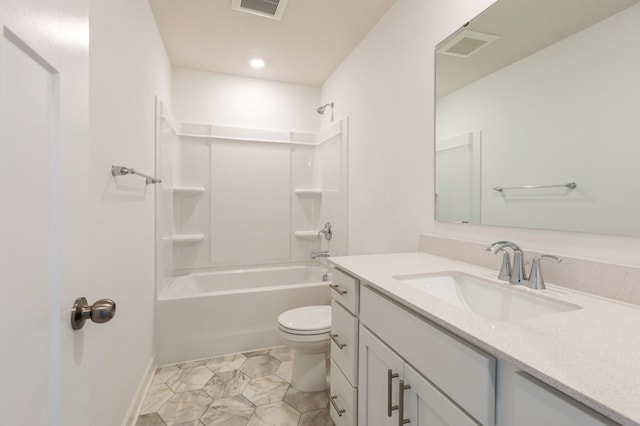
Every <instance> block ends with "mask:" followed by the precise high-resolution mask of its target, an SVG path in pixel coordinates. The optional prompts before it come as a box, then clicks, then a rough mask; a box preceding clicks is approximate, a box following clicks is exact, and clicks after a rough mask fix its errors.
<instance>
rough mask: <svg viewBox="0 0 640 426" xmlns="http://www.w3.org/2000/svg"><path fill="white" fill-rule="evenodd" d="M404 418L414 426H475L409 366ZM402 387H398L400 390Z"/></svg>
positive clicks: (405, 368) (406, 375) (405, 369)
mask: <svg viewBox="0 0 640 426" xmlns="http://www.w3.org/2000/svg"><path fill="white" fill-rule="evenodd" d="M403 381H404V385H405V389H404V398H403V399H404V410H403V411H404V413H403V417H404V419H406V420H410V422H409V424H411V425H414V426H427V425H428V426H475V425H476V422H474V421H473V420H471V418H470V417H468V416H467V415H466V414H465V413H464V412H463V411H462V410H460V408H458V407H457V406H456V405H455V404H454V403H453V402H451V401H450V400H449V399H448V398H447V397H445V396H444V395H443V394H441V393H440V391H438V390H437V389H436V388H435V387H433V385H432V384H431V383H429V381H428V380H426V379H425V378H424V377H422V376H421V375H420V374H418V372H417V371H415V370H414V369H413V368H411V367H410V366H409V364H405V365H404V379H403ZM399 387H400V386H398V388H399Z"/></svg>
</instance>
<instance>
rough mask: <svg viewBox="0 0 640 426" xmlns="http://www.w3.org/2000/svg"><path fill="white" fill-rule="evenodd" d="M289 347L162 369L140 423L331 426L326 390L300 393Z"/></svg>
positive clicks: (165, 425)
mask: <svg viewBox="0 0 640 426" xmlns="http://www.w3.org/2000/svg"><path fill="white" fill-rule="evenodd" d="M293 355H294V350H293V349H292V348H290V347H288V346H279V347H276V348H271V349H265V350H260V351H254V352H245V353H239V354H232V355H224V356H219V357H215V358H210V359H203V360H198V361H192V362H186V363H182V364H175V365H167V366H163V367H159V368H158V369H157V370H156V372H155V375H154V377H153V380H152V382H151V386H150V387H149V390H148V391H147V395H146V397H145V400H144V403H143V406H142V409H141V412H140V416H139V417H138V421H137V422H136V426H173V425H179V426H218V425H224V426H236V425H237V426H267V425H276V426H289V425H291V426H333V421H332V420H331V417H330V415H329V399H328V398H329V397H328V393H327V392H300V391H298V390H296V389H294V388H293V387H292V386H291V385H290V384H289V381H290V380H291V368H292V364H293Z"/></svg>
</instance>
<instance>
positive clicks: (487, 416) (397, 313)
mask: <svg viewBox="0 0 640 426" xmlns="http://www.w3.org/2000/svg"><path fill="white" fill-rule="evenodd" d="M360 323H361V325H360V365H359V379H358V380H359V384H360V387H359V393H360V395H359V408H358V413H359V418H360V420H361V422H360V425H362V426H364V425H377V424H380V423H379V419H378V417H379V415H380V412H384V414H385V415H387V414H388V412H387V409H388V404H384V405H383V408H384V407H387V408H385V409H383V410H381V408H380V406H381V405H382V401H381V399H385V398H388V396H385V397H380V395H379V394H382V393H384V394H385V395H386V394H387V391H388V378H389V376H388V371H387V370H388V369H389V368H391V369H392V373H391V380H392V381H393V383H392V386H391V389H392V393H391V396H392V401H393V403H392V405H398V406H400V402H399V400H400V399H401V396H400V395H399V393H398V390H399V386H400V380H402V381H404V382H405V385H410V386H411V388H410V389H407V392H405V393H404V395H403V397H404V399H405V404H404V405H403V408H404V410H405V418H408V417H407V416H414V418H412V419H411V424H416V423H417V422H418V418H420V419H422V420H420V421H421V422H422V421H423V420H424V419H429V418H430V419H432V420H433V422H434V424H436V425H437V424H442V425H448V424H450V425H465V424H470V425H472V424H474V423H475V422H477V423H479V424H481V425H485V426H489V425H494V424H495V373H496V360H495V358H493V357H492V356H490V355H488V354H486V353H484V352H482V351H480V350H479V349H476V348H475V347H473V346H471V345H469V344H467V343H466V342H463V341H462V340H460V339H458V338H456V337H454V336H452V335H450V334H449V333H446V332H445V331H444V330H441V329H440V328H438V327H436V326H435V325H433V324H431V323H429V322H428V321H425V320H424V319H422V318H420V317H418V316H416V315H415V314H413V313H411V312H410V311H408V310H406V309H405V308H403V307H401V306H399V305H397V304H396V303H395V302H393V301H392V300H390V299H388V298H386V297H384V296H382V295H380V294H378V293H377V292H374V291H373V290H371V289H370V288H369V287H366V286H362V287H361V289H360ZM373 335H375V336H376V337H377V338H378V339H379V340H380V342H379V343H380V345H383V346H384V345H386V346H385V347H386V349H387V350H388V351H387V352H385V351H384V350H382V349H381V348H380V345H376V344H375V343H373V342H374V340H372V339H375V338H376V337H373ZM383 342H384V343H383ZM389 347H390V348H393V351H391V349H388V348H389ZM388 352H390V353H391V354H394V353H395V354H397V355H396V356H397V357H398V359H400V360H401V363H400V364H398V363H397V362H395V361H390V360H393V359H394V358H393V357H392V356H391V355H390V354H389V353H388ZM399 366H400V367H399ZM374 374H375V377H374V376H373V375H374ZM393 374H397V375H398V377H397V378H394V377H393ZM425 379H426V380H425ZM410 381H413V382H414V383H415V385H412V384H411V383H409V382H410ZM385 401H387V400H386V399H385ZM408 401H411V402H410V403H408V404H407V402H408ZM394 411H399V410H394ZM363 416H365V421H362V417H363ZM416 416H418V417H416ZM392 417H393V414H392ZM374 418H375V419H376V420H372V419H374ZM367 419H368V422H367V421H366V420H367ZM472 419H473V420H472ZM438 422H440V423H438ZM382 424H386V423H382ZM389 424H399V421H398V419H397V417H396V421H395V422H393V421H391V423H389Z"/></svg>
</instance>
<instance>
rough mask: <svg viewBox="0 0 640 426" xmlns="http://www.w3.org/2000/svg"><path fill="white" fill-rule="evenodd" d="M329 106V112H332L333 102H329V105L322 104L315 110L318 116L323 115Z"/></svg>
mask: <svg viewBox="0 0 640 426" xmlns="http://www.w3.org/2000/svg"><path fill="white" fill-rule="evenodd" d="M328 106H330V107H331V111H332V112H333V102H331V103H330V104H324V105H322V106H321V107H318V108H316V111H318V114H320V115H324V110H325V109H326V108H327V107H328Z"/></svg>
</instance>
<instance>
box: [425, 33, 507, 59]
mask: <svg viewBox="0 0 640 426" xmlns="http://www.w3.org/2000/svg"><path fill="white" fill-rule="evenodd" d="M499 38H500V37H499V36H497V35H493V34H485V33H479V32H477V31H471V30H462V31H460V32H459V33H457V34H455V35H454V36H453V37H452V38H451V39H449V40H445V41H444V43H443V44H442V45H441V46H439V47H438V49H437V50H436V52H437V53H441V54H443V55H451V56H459V57H462V58H468V57H469V56H471V55H473V54H474V53H476V52H477V51H479V50H480V49H482V48H485V47H487V46H488V45H489V44H491V43H492V42H494V41H496V40H497V39H499Z"/></svg>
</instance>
